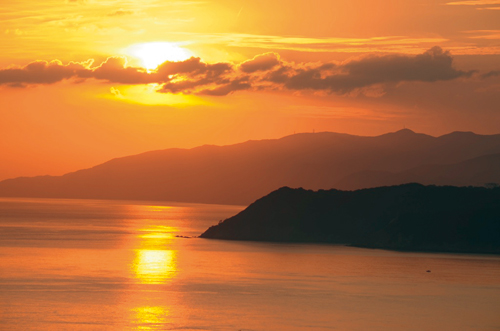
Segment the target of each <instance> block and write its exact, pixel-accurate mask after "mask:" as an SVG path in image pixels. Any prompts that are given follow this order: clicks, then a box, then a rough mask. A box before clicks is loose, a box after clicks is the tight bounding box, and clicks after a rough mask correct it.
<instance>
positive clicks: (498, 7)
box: [446, 0, 500, 10]
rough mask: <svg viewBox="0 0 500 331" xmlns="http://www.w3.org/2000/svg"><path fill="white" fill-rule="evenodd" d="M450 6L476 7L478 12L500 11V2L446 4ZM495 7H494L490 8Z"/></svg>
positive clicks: (496, 0)
mask: <svg viewBox="0 0 500 331" xmlns="http://www.w3.org/2000/svg"><path fill="white" fill-rule="evenodd" d="M446 4H447V5H448V6H475V7H477V8H476V9H477V10H500V0H468V1H453V2H448V3H446ZM488 6H494V7H488Z"/></svg>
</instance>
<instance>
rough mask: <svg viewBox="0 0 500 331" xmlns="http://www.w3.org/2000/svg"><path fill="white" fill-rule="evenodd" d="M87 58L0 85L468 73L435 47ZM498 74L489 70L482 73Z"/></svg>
mask: <svg viewBox="0 0 500 331" xmlns="http://www.w3.org/2000/svg"><path fill="white" fill-rule="evenodd" d="M91 65H92V63H90V62H87V63H70V64H67V65H63V64H62V63H61V62H59V61H54V62H44V61H36V62H33V63H30V64H28V65H26V66H25V67H21V68H7V69H3V70H0V85H1V84H4V85H23V86H25V85H32V84H52V83H56V82H59V81H62V80H68V79H72V80H73V81H82V80H86V79H97V80H102V81H106V82H110V83H119V84H130V85H134V84H150V83H156V84H159V85H160V87H159V89H158V92H161V93H185V94H202V95H217V96H222V95H228V94H230V93H232V92H235V91H241V90H252V89H253V90H265V89H267V90H272V89H289V90H314V91H324V92H328V93H339V94H346V93H350V92H352V91H356V90H358V89H363V88H368V87H372V86H378V87H384V86H386V85H394V84H398V83H401V82H415V81H418V82H436V81H446V80H453V79H457V78H460V77H469V76H470V75H472V74H473V71H469V72H465V71H461V70H458V69H455V68H454V67H453V58H452V57H451V55H450V54H449V53H448V52H446V51H443V50H442V49H441V48H440V47H433V48H432V49H430V50H428V51H426V52H424V53H422V54H419V55H379V56H368V57H363V58H358V59H355V60H351V61H347V62H344V63H334V62H328V63H300V64H296V63H287V62H284V61H282V60H280V58H279V55H278V54H276V53H266V54H262V55H258V56H256V57H254V58H253V59H251V60H248V61H245V62H242V63H240V64H239V65H235V64H231V63H215V64H209V63H205V62H202V61H201V59H200V58H195V57H192V58H190V59H187V60H185V61H178V62H172V61H167V62H164V63H163V64H161V65H159V66H158V67H157V68H156V70H154V71H147V70H145V69H143V68H137V67H129V66H127V63H126V60H125V59H124V58H120V57H111V58H108V59H107V60H106V61H105V62H103V63H101V64H100V65H99V66H95V67H92V66H91ZM495 75H498V71H492V72H490V73H488V74H486V75H483V77H490V76H495Z"/></svg>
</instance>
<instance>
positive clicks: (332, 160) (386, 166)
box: [0, 129, 500, 204]
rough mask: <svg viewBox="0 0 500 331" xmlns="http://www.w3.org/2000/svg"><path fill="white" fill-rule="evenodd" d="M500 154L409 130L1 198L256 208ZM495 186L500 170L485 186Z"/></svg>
mask: <svg viewBox="0 0 500 331" xmlns="http://www.w3.org/2000/svg"><path fill="white" fill-rule="evenodd" d="M498 153H500V135H492V136H482V135H476V134H474V133H464V132H455V133H451V134H449V135H445V136H441V137H432V136H428V135H424V134H418V133H415V132H412V131H410V130H407V129H406V130H401V131H398V132H394V133H389V134H384V135H381V136H377V137H360V136H353V135H348V134H339V133H330V132H323V133H314V134H313V133H301V134H296V135H292V136H287V137H284V138H281V139H275V140H261V141H248V142H245V143H241V144H236V145H230V146H201V147H197V148H193V149H167V150H161V151H153V152H148V153H144V154H139V155H134V156H127V157H123V158H118V159H114V160H111V161H109V162H106V163H103V164H101V165H98V166H95V167H93V168H90V169H85V170H80V171H76V172H73V173H69V174H66V175H64V176H42V177H34V178H16V179H9V180H5V181H2V182H0V196H12V197H44V198H93V199H127V200H171V201H184V202H204V203H221V204H249V203H250V202H252V201H254V200H255V199H257V198H259V197H261V196H262V195H264V194H267V193H268V192H271V191H273V190H275V189H277V188H279V187H282V186H292V187H305V188H307V189H314V190H317V189H330V188H335V187H337V184H338V185H340V184H342V181H343V180H344V181H345V179H346V178H348V176H351V175H353V174H356V173H363V172H366V171H370V172H375V173H385V174H387V173H389V174H394V173H402V172H405V171H409V170H411V169H414V168H416V167H420V166H424V165H429V164H432V165H444V164H455V163H459V162H464V161H466V160H469V159H472V158H476V157H479V156H483V155H488V154H498ZM391 176H392V175H391ZM391 176H389V177H390V179H391V180H392V177H391ZM460 176H462V174H460ZM368 177H369V178H368V179H367V180H366V183H365V182H364V181H363V180H358V179H356V180H354V183H355V185H351V184H349V185H350V188H353V189H355V188H362V187H369V186H373V182H374V180H373V176H371V175H370V176H368ZM424 177H425V176H424ZM464 178H465V177H464ZM495 178H498V171H495V170H494V171H492V174H491V176H484V177H481V180H483V179H484V181H485V182H492V181H494V179H495ZM378 179H379V178H378V175H377V176H375V182H377V181H378ZM424 179H425V178H424ZM339 183H340V184H339ZM426 183H427V182H426ZM476 183H479V181H478V180H474V181H473V183H472V182H467V181H464V185H470V184H476ZM384 184H385V182H384ZM479 184H481V183H479Z"/></svg>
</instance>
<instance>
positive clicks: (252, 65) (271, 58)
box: [240, 53, 280, 73]
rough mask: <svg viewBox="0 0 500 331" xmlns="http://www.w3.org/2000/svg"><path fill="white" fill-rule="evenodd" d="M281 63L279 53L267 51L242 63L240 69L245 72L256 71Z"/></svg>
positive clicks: (268, 68)
mask: <svg viewBox="0 0 500 331" xmlns="http://www.w3.org/2000/svg"><path fill="white" fill-rule="evenodd" d="M278 64H280V59H279V55H278V54H276V53H265V54H261V55H257V56H256V57H254V58H253V59H251V60H248V61H245V62H243V63H241V64H240V69H241V71H243V72H246V73H251V72H256V71H266V70H270V69H272V68H274V67H275V66H277V65H278Z"/></svg>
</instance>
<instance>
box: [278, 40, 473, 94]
mask: <svg viewBox="0 0 500 331" xmlns="http://www.w3.org/2000/svg"><path fill="white" fill-rule="evenodd" d="M452 64H453V58H452V57H451V55H450V54H449V52H444V51H443V50H442V49H441V48H440V47H433V48H431V49H430V50H428V51H426V52H425V53H423V54H419V55H416V56H409V55H384V56H369V57H364V58H360V59H357V60H353V61H349V62H347V63H344V64H341V65H338V66H325V65H322V66H319V67H313V68H308V69H299V70H297V71H296V73H295V75H292V76H290V77H289V80H288V81H286V82H285V83H284V84H285V86H286V87H287V88H289V89H294V90H302V89H312V90H329V91H331V92H338V93H347V92H350V91H352V90H354V89H358V88H363V87H368V86H372V85H377V84H387V83H400V82H411V81H419V82H436V81H442V80H452V79H456V78H459V77H469V76H470V75H472V74H473V71H469V72H464V71H461V70H457V69H455V68H453V66H452ZM328 71H330V72H328Z"/></svg>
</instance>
